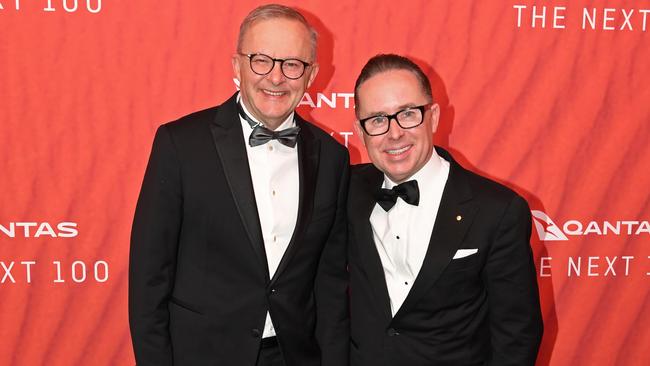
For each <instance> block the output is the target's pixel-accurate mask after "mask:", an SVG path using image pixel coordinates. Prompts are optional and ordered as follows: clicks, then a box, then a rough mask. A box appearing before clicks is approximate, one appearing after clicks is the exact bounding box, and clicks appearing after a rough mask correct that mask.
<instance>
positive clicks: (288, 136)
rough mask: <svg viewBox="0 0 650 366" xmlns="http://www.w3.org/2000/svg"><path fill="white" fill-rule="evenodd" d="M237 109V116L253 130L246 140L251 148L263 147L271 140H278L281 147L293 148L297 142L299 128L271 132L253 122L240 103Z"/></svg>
mask: <svg viewBox="0 0 650 366" xmlns="http://www.w3.org/2000/svg"><path fill="white" fill-rule="evenodd" d="M237 109H238V110H239V115H240V116H241V118H243V119H245V120H246V122H248V124H249V125H250V126H251V127H252V128H253V132H252V133H251V135H250V137H249V138H248V143H249V144H250V145H251V146H259V145H264V144H266V143H267V142H269V141H271V140H278V142H280V143H281V144H282V145H285V146H289V147H295V146H296V142H297V141H298V133H299V132H300V127H299V126H296V127H291V128H286V129H284V130H281V131H271V130H269V129H268V128H266V127H264V126H262V125H261V124H259V123H257V122H255V121H254V120H253V119H252V118H251V117H250V116H249V115H248V114H246V112H244V108H242V106H241V104H240V103H237Z"/></svg>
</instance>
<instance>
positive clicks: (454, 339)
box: [348, 149, 542, 366]
mask: <svg viewBox="0 0 650 366" xmlns="http://www.w3.org/2000/svg"><path fill="white" fill-rule="evenodd" d="M437 150H438V154H439V155H440V156H442V157H443V158H445V159H446V160H447V161H449V162H450V172H449V177H448V180H447V183H446V185H445V188H444V192H443V195H442V200H441V203H440V208H439V211H438V216H437V218H436V222H435V224H434V228H433V232H432V235H431V240H430V242H429V247H428V250H427V253H426V256H425V258H424V262H423V265H422V269H421V270H420V273H419V274H418V276H417V278H416V280H415V282H414V283H413V287H412V288H411V291H410V292H409V294H408V296H407V298H406V300H405V301H404V304H403V305H402V306H401V308H400V309H399V310H398V312H397V313H396V314H395V316H394V317H393V316H391V310H390V300H389V295H388V289H387V287H386V280H385V276H384V271H383V267H382V264H381V260H380V258H379V254H378V252H377V249H376V246H375V242H374V239H373V234H372V228H371V225H370V222H369V218H370V214H371V212H372V210H373V207H374V206H375V203H376V201H375V199H374V198H373V193H374V192H376V191H377V190H378V189H379V188H380V187H381V185H382V183H383V179H384V178H383V173H382V172H380V171H379V170H377V169H376V168H375V167H374V166H372V165H370V164H365V165H359V166H355V167H353V169H352V176H351V179H350V195H349V199H348V216H349V223H350V224H349V237H350V239H349V244H348V245H349V251H350V254H349V261H350V264H349V268H350V293H351V322H352V323H351V326H352V333H351V349H350V356H351V365H352V366H432V365H450V366H451V365H454V366H460V365H495V366H496V365H499V366H501V365H513V366H514V365H516V366H524V365H533V364H534V363H535V358H536V355H537V350H538V347H539V343H540V340H541V335H542V320H541V313H540V306H539V297H538V290H537V282H536V275H535V267H534V265H533V260H532V255H531V248H530V245H529V238H530V233H531V218H530V211H529V209H528V205H527V203H526V201H525V200H524V199H523V198H521V197H520V196H518V195H517V194H515V193H514V192H512V191H511V190H509V189H508V188H506V187H504V186H502V185H499V184H497V183H495V182H493V181H490V180H488V179H485V178H483V177H480V176H478V175H476V174H473V173H471V172H469V171H467V170H465V169H463V168H462V167H461V166H460V165H458V164H457V163H456V162H455V161H454V160H453V159H452V157H451V156H450V155H449V153H447V152H446V151H444V150H442V149H437ZM420 189H426V187H422V186H420ZM458 249H478V252H477V253H476V254H474V255H470V256H468V257H465V258H460V259H453V260H452V258H453V257H454V254H455V253H456V251H457V250H458Z"/></svg>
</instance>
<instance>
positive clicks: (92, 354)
mask: <svg viewBox="0 0 650 366" xmlns="http://www.w3.org/2000/svg"><path fill="white" fill-rule="evenodd" d="M286 3H287V4H289V5H295V6H298V7H299V9H300V10H302V11H303V12H304V13H305V14H306V15H307V17H308V18H309V20H310V21H312V22H313V23H314V24H315V26H316V28H317V29H318V31H319V32H320V35H321V41H320V49H319V60H320V63H321V72H320V74H319V76H318V78H317V81H316V82H315V85H314V86H313V87H312V88H311V89H310V90H309V92H308V95H307V96H306V97H305V98H304V99H303V102H302V105H301V107H300V109H299V110H300V112H301V113H302V114H303V115H304V116H306V117H308V118H309V119H311V120H313V121H315V122H316V123H317V124H319V125H320V126H322V127H323V128H325V129H326V130H328V131H330V132H332V133H333V134H334V135H335V136H336V137H337V139H338V140H339V141H341V143H345V144H347V145H348V147H349V149H350V152H351V155H352V158H353V162H361V161H366V159H367V158H366V156H365V154H364V153H363V152H362V150H363V147H362V146H361V144H360V141H359V139H358V136H355V135H354V134H353V133H352V123H353V121H354V114H353V109H352V107H353V102H352V92H353V84H354V80H355V78H356V75H357V73H358V72H359V70H360V68H361V67H362V66H363V64H364V63H365V62H366V61H367V59H368V58H369V57H371V56H373V55H374V54H377V53H381V52H393V53H399V54H403V55H407V56H410V57H412V58H414V59H415V60H417V62H418V63H420V64H421V65H422V66H423V67H424V68H425V70H426V72H427V73H428V74H429V76H430V78H431V80H432V82H433V84H434V90H435V91H434V94H435V98H436V99H437V101H438V102H439V103H440V105H441V108H442V123H441V126H440V129H439V131H438V133H437V136H436V141H437V143H438V144H440V145H442V146H444V147H446V148H448V149H450V150H451V151H452V152H453V153H455V155H456V157H457V158H458V159H459V160H460V161H461V162H463V164H464V165H465V166H467V167H468V168H470V169H473V170H475V171H478V172H481V173H483V174H485V175H488V176H490V177H492V178H494V179H496V180H498V181H501V182H503V183H505V184H506V185H508V186H510V187H512V188H514V189H515V190H517V191H518V192H520V193H521V194H522V195H524V196H525V197H526V198H527V199H528V201H529V203H530V205H531V208H532V209H533V210H534V214H535V215H536V222H535V230H534V231H533V240H532V245H533V249H534V252H535V257H536V265H537V267H538V274H539V283H540V291H541V298H542V303H543V312H544V318H545V326H546V332H545V335H544V340H543V345H542V350H541V353H540V356H539V358H538V364H539V365H646V364H647V359H648V356H647V347H648V344H650V319H649V318H650V313H649V312H648V311H647V309H648V303H649V296H648V293H649V291H648V288H649V287H648V280H649V279H650V247H649V246H650V225H649V224H648V220H650V208H649V195H648V187H650V174H649V173H648V172H647V171H646V170H645V169H647V166H648V163H647V162H648V160H649V159H650V147H649V146H650V141H649V140H648V135H649V134H648V132H649V131H648V129H649V127H648V122H650V108H649V107H648V105H649V103H650V87H649V85H650V73H649V72H650V67H649V66H648V65H649V64H648V60H650V44H649V36H648V31H647V28H648V27H650V24H649V23H650V19H646V18H650V14H649V13H650V10H649V9H650V1H614V0H609V1H586V0H578V1H571V2H569V1H550V0H549V1H527V0H508V1H470V0H459V1H442V0H436V1H426V0H420V1H400V2H399V3H396V2H393V1H377V0H373V1H371V0H362V1H357V2H340V3H332V2H327V3H326V2H325V1H305V0H303V1H287V2H286ZM75 4H76V7H75ZM259 4H260V2H258V1H234V0H232V1H209V0H200V1H199V0H197V1H180V0H176V1H171V0H169V1H157V0H139V1H126V0H104V1H101V0H23V1H19V0H0V25H1V27H0V29H1V31H0V172H2V179H0V185H1V187H2V190H1V194H0V265H1V266H0V277H1V278H2V282H1V283H0V364H1V365H40V364H47V365H82V364H83V365H129V364H133V354H132V350H131V344H130V337H129V330H128V322H127V269H128V268H127V261H128V247H129V243H128V240H129V231H130V224H131V220H132V215H133V210H134V206H135V202H136V198H137V194H138V190H139V187H140V183H141V180H142V176H143V172H144V167H145V164H146V161H147V157H148V154H149V150H150V146H151V141H152V137H153V133H154V131H155V129H156V127H157V126H158V125H160V124H161V123H164V122H166V121H169V120H172V119H175V118H177V117H179V116H181V115H184V114H187V113H189V112H192V111H196V110H199V109H202V108H205V107H208V106H212V105H215V104H218V103H220V102H222V101H223V100H225V99H226V98H227V97H228V96H229V95H231V94H232V93H233V92H234V91H235V90H236V89H235V85H234V83H233V81H232V76H233V74H232V71H231V65H230V55H231V54H232V52H233V51H234V44H235V39H236V33H237V29H238V25H239V22H240V21H241V19H243V17H244V16H245V15H246V13H247V12H248V11H250V10H251V9H252V8H253V7H255V6H256V5H259ZM533 6H534V7H535V8H533ZM542 239H544V240H542ZM557 239H561V240H557Z"/></svg>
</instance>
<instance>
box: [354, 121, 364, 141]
mask: <svg viewBox="0 0 650 366" xmlns="http://www.w3.org/2000/svg"><path fill="white" fill-rule="evenodd" d="M353 125H354V133H356V134H357V136H359V140H361V143H362V144H363V146H364V147H365V146H366V139H365V136H364V134H363V128H361V123H360V122H359V121H354V123H353Z"/></svg>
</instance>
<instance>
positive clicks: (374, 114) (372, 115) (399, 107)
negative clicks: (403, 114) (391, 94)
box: [364, 103, 417, 118]
mask: <svg viewBox="0 0 650 366" xmlns="http://www.w3.org/2000/svg"><path fill="white" fill-rule="evenodd" d="M415 106H417V104H416V103H406V104H402V105H400V106H398V107H397V110H396V111H395V113H397V112H400V111H403V110H405V109H407V108H413V107H415ZM389 114H392V113H388V112H384V111H377V112H371V113H368V117H364V118H370V117H375V116H385V115H389Z"/></svg>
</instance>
